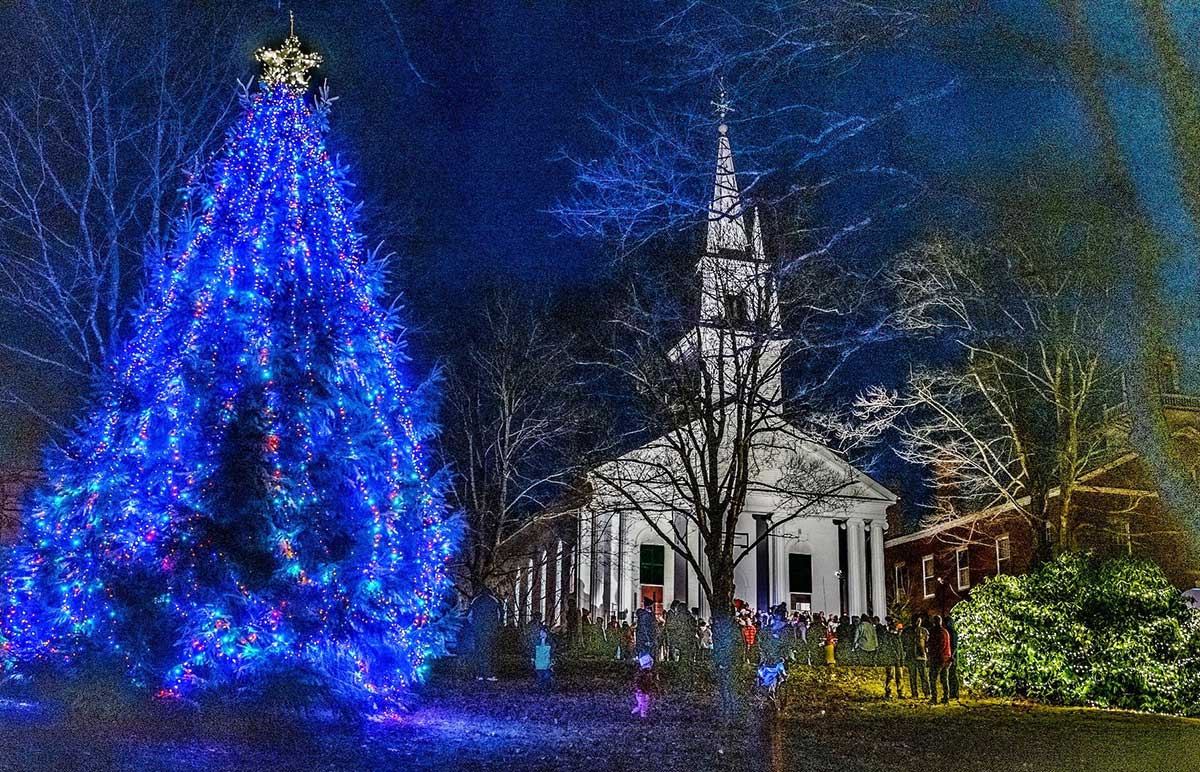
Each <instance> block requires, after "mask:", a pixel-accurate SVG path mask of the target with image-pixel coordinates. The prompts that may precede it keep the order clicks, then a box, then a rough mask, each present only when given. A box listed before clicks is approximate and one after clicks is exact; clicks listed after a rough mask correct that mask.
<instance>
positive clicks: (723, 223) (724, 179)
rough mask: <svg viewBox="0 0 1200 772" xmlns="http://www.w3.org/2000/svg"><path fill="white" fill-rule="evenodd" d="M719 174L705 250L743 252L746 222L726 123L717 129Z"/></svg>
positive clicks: (746, 245) (710, 211) (745, 243)
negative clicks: (718, 136) (718, 135)
mask: <svg viewBox="0 0 1200 772" xmlns="http://www.w3.org/2000/svg"><path fill="white" fill-rule="evenodd" d="M717 131H718V132H719V133H720V138H719V139H718V140H717V176H716V182H715V184H714V185H713V197H712V202H711V203H710V204H709V207H708V243H707V246H706V249H705V251H706V252H707V253H708V254H710V255H716V254H719V253H720V252H721V250H725V249H733V250H737V251H739V252H744V251H745V250H746V248H747V247H748V246H749V245H748V243H747V241H746V225H745V223H744V222H743V221H742V194H741V191H740V190H739V189H738V182H737V173H736V172H735V171H734V169H733V149H732V148H731V147H730V146H729V127H728V126H726V125H725V124H724V123H722V124H721V126H720V127H719V128H718V129H717Z"/></svg>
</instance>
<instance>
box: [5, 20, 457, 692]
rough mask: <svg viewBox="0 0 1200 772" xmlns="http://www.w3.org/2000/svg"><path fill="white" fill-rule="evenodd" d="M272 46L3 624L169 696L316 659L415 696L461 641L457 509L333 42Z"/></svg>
mask: <svg viewBox="0 0 1200 772" xmlns="http://www.w3.org/2000/svg"><path fill="white" fill-rule="evenodd" d="M293 49H294V50H293ZM259 59H260V60H261V61H263V62H264V64H265V65H266V69H265V72H264V76H263V82H262V86H261V87H260V89H259V91H258V92H256V93H255V94H253V95H252V96H251V97H250V98H249V101H248V104H247V107H246V110H245V112H244V114H243V115H242V117H241V119H240V120H239V121H238V123H237V124H236V125H235V126H234V127H233V128H232V129H231V130H230V132H229V135H228V137H227V141H226V146H225V150H224V151H223V153H222V154H221V155H220V156H219V157H218V158H217V159H216V160H215V162H214V164H213V166H212V169H211V172H210V173H209V174H208V176H207V178H206V180H207V182H206V183H205V184H202V185H201V187H200V189H199V190H198V191H197V196H196V198H197V200H199V202H200V205H201V207H202V208H201V216H200V217H199V218H198V220H197V222H198V225H197V226H196V227H195V228H193V229H191V230H190V231H189V232H188V233H187V236H186V241H185V242H183V243H181V244H179V245H178V246H177V247H176V249H175V251H174V252H173V253H172V254H171V255H170V256H169V257H168V259H167V260H165V261H164V263H163V265H162V266H160V267H159V269H158V270H157V272H156V274H155V276H154V277H153V278H152V282H151V287H150V288H149V291H148V293H147V298H148V301H147V302H146V303H145V304H144V306H143V307H142V308H141V309H140V310H139V311H138V312H137V313H136V314H135V316H134V325H133V330H134V332H133V334H132V336H131V338H130V339H129V340H128V341H127V342H126V344H125V345H124V346H123V347H121V348H120V350H119V353H117V354H116V355H115V356H114V358H113V361H111V362H109V363H108V365H107V367H106V368H105V370H106V372H107V373H108V374H109V377H108V379H107V380H106V382H105V383H103V384H102V385H101V387H100V389H99V393H98V396H97V399H96V402H95V407H94V409H93V410H92V411H91V412H90V414H89V415H88V417H87V418H85V419H84V421H83V422H82V424H81V426H80V427H79V430H78V432H77V434H76V436H75V439H74V440H73V442H72V443H71V445H70V447H69V449H68V452H67V453H66V454H65V456H64V457H63V458H61V459H56V460H54V461H52V463H51V464H50V465H49V480H50V482H49V483H48V484H47V485H46V486H45V487H44V489H43V490H42V491H41V492H40V493H39V495H38V496H37V498H36V505H35V507H34V508H33V512H32V515H31V517H30V518H29V519H28V522H27V525H26V529H25V534H24V538H23V541H22V543H21V544H20V545H19V546H18V547H16V548H15V549H14V550H13V551H12V555H11V557H10V564H9V566H8V570H7V572H6V580H5V581H6V590H7V594H8V601H9V602H8V604H7V607H6V609H5V610H4V611H3V616H2V618H0V627H2V631H3V634H4V637H5V639H6V641H7V643H6V644H5V648H6V650H7V652H8V656H9V658H10V659H11V660H13V661H16V662H18V663H20V662H25V661H31V660H37V661H43V662H45V661H50V662H58V663H63V664H69V663H71V662H73V661H75V660H76V659H77V658H78V657H79V656H80V655H81V654H83V653H84V652H87V651H97V650H98V651H103V652H107V653H109V654H111V655H114V656H117V657H118V658H119V659H120V660H121V661H123V663H124V666H125V667H126V669H127V671H128V673H129V675H130V677H131V679H132V680H134V682H136V683H145V684H147V685H148V686H149V688H151V689H152V691H153V692H154V693H156V694H158V695H159V696H161V697H183V696H188V695H192V694H196V693H198V692H201V691H205V690H224V689H230V688H234V687H237V688H241V687H243V686H245V685H247V684H248V683H250V682H252V681H253V679H254V678H256V677H257V676H259V675H265V674H270V673H275V672H278V670H279V669H280V668H282V667H291V666H295V667H303V668H305V670H306V671H308V672H318V673H321V674H322V675H323V676H324V678H325V679H326V682H327V685H328V686H329V687H330V688H331V690H333V691H334V692H336V693H337V694H340V695H342V696H346V697H348V698H351V699H357V700H359V701H361V702H362V703H363V704H364V705H367V706H369V707H371V708H373V709H394V708H395V707H396V706H397V705H398V704H399V699H400V697H401V696H402V695H403V693H404V691H405V689H406V688H407V687H408V686H410V685H411V684H412V683H413V682H414V681H416V680H419V678H420V677H421V675H422V673H424V671H425V669H426V667H427V663H428V660H429V658H430V657H431V656H433V655H435V654H437V653H438V652H439V651H441V650H442V648H443V646H444V642H445V634H446V631H445V630H444V628H443V626H442V625H438V624H435V623H434V620H436V619H438V618H439V616H438V614H439V611H440V608H439V606H440V602H441V599H442V598H444V596H445V594H446V592H447V590H448V587H449V579H448V574H447V566H448V562H449V557H450V554H451V551H452V548H453V546H454V535H455V534H454V528H453V526H452V523H451V522H450V520H449V519H448V518H447V517H446V514H445V511H444V506H443V497H442V488H443V485H442V482H441V480H440V478H439V476H437V475H431V474H430V473H429V472H428V470H427V464H426V458H425V451H424V450H423V446H422V439H423V438H424V437H426V436H428V434H429V433H430V427H429V426H428V425H427V423H426V422H427V417H426V416H424V415H422V414H421V412H420V411H419V410H418V409H417V408H416V407H414V404H413V392H412V389H411V388H410V387H409V385H408V383H407V382H406V380H405V378H404V375H403V363H404V361H405V360H404V357H403V354H402V353H401V339H402V331H401V330H399V329H398V328H397V327H396V326H395V323H394V322H393V321H392V319H391V318H390V317H389V315H388V313H387V311H386V310H385V308H384V306H383V304H382V303H381V297H382V295H383V292H384V287H383V280H382V277H381V276H379V275H378V274H377V273H376V272H372V271H370V270H368V267H367V264H366V262H365V261H364V259H363V246H362V241H363V240H362V238H361V236H360V235H359V234H358V233H357V231H356V229H355V225H354V222H353V215H352V212H353V211H354V210H353V209H352V207H351V206H350V204H349V202H348V201H347V199H346V197H345V195H344V193H343V189H342V183H341V180H342V179H344V174H343V172H342V170H340V169H338V168H336V167H335V165H334V164H333V162H332V161H331V159H330V157H329V154H328V153H327V151H326V149H325V145H324V133H325V131H326V115H325V108H324V106H318V107H312V106H310V105H309V104H307V102H306V100H305V97H304V94H303V87H304V85H305V84H306V81H307V75H306V73H307V70H308V69H309V68H311V67H312V66H315V65H316V64H318V63H319V61H320V59H319V57H318V56H317V55H315V54H303V52H301V51H300V49H299V41H298V40H296V39H295V36H294V35H292V36H289V38H288V39H287V41H285V43H284V46H283V48H281V49H278V50H276V51H273V52H272V51H268V52H261V51H260V52H259ZM184 216H185V217H186V216H187V214H186V212H185V214H184ZM180 232H181V233H182V232H183V229H180ZM247 437H253V438H257V439H256V440H255V441H254V442H252V443H245V442H242V440H244V439H245V438H247ZM248 470H258V471H259V472H260V474H256V475H252V476H251V477H247V472H248ZM248 479H252V483H249V485H250V487H251V488H252V489H251V490H244V489H243V490H235V489H233V487H234V486H239V485H247V484H248V483H247V480H248ZM230 507H232V508H233V511H229V508H230ZM235 516H236V519H235V520H232V521H231V520H230V518H231V517H235Z"/></svg>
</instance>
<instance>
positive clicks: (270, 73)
mask: <svg viewBox="0 0 1200 772" xmlns="http://www.w3.org/2000/svg"><path fill="white" fill-rule="evenodd" d="M289 16H290V14H289ZM254 58H255V59H257V60H258V61H259V62H261V63H262V65H263V74H262V77H261V78H260V80H262V82H263V83H264V84H266V85H267V86H274V85H277V84H280V83H282V84H284V85H286V86H290V87H291V88H294V89H299V90H301V91H303V90H304V89H306V88H308V71H309V70H311V69H312V68H314V67H318V66H320V64H321V61H322V60H321V55H320V54H318V53H316V52H313V53H311V54H306V53H304V52H303V51H301V50H300V38H298V37H296V19H295V17H292V19H291V28H290V30H289V33H288V36H287V38H286V39H285V40H284V41H283V45H281V46H280V47H279V48H267V47H265V46H264V47H263V48H260V49H258V50H257V51H255V52H254Z"/></svg>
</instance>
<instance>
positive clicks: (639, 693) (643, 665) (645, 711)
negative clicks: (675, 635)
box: [630, 654, 662, 719]
mask: <svg viewBox="0 0 1200 772" xmlns="http://www.w3.org/2000/svg"><path fill="white" fill-rule="evenodd" d="M637 662H638V671H637V674H636V675H635V676H634V678H633V697H634V704H633V710H632V711H630V712H631V713H632V714H633V715H635V716H637V717H639V718H642V719H645V718H647V717H649V715H650V702H651V700H652V699H653V698H655V697H657V696H659V695H660V694H661V693H662V686H661V685H660V684H659V682H658V673H656V672H655V670H654V657H652V656H650V655H649V654H642V655H641V656H639V657H638V660H637Z"/></svg>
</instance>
